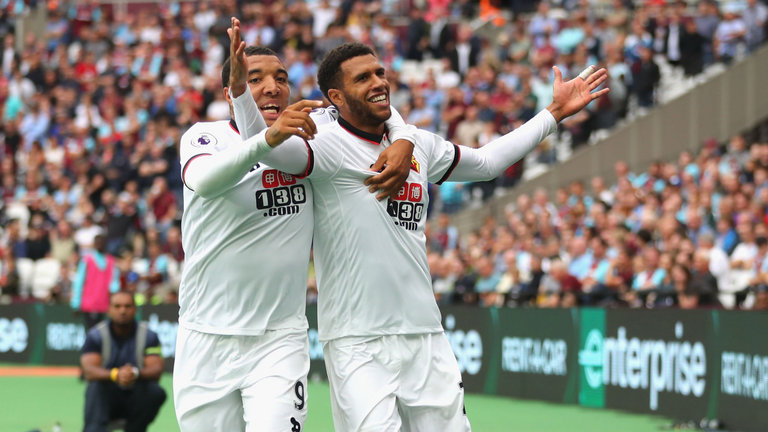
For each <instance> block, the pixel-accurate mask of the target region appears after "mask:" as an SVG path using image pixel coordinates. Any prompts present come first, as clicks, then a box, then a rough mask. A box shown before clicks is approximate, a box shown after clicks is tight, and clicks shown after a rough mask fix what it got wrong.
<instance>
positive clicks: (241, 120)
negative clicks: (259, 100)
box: [227, 17, 267, 139]
mask: <svg viewBox="0 0 768 432" xmlns="http://www.w3.org/2000/svg"><path fill="white" fill-rule="evenodd" d="M227 34H228V35H229V40H230V44H229V59H230V60H229V62H230V67H229V89H228V91H229V94H230V96H231V98H232V103H233V105H237V104H238V103H240V105H241V106H240V108H241V109H240V111H239V113H238V110H235V124H237V125H238V127H239V128H240V135H241V136H242V137H243V139H247V138H250V137H252V136H253V135H256V134H257V133H259V132H261V131H262V130H264V129H266V128H267V123H266V122H265V121H264V117H263V116H262V115H261V112H260V111H259V108H258V106H257V105H256V101H255V100H254V98H253V97H252V95H251V93H250V92H249V91H248V59H247V57H246V55H245V42H244V41H243V40H242V37H241V30H240V20H238V19H237V18H235V17H232V19H231V27H230V28H228V29H227ZM238 101H239V102H238ZM238 114H240V115H238Z"/></svg>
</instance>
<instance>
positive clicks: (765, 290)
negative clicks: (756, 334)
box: [752, 284, 768, 311]
mask: <svg viewBox="0 0 768 432" xmlns="http://www.w3.org/2000/svg"><path fill="white" fill-rule="evenodd" d="M752 310H759V311H768V285H766V284H760V285H758V286H757V287H755V303H754V304H753V305H752Z"/></svg>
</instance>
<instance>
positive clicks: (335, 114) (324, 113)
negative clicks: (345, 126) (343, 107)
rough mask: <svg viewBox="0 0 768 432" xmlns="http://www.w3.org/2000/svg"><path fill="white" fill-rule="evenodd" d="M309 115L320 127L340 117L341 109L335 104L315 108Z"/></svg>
mask: <svg viewBox="0 0 768 432" xmlns="http://www.w3.org/2000/svg"><path fill="white" fill-rule="evenodd" d="M309 116H310V117H311V118H312V120H313V121H314V122H315V125H317V126H318V127H319V126H321V125H325V124H329V123H334V122H336V120H338V119H339V110H338V109H336V107H335V106H327V107H323V108H315V109H313V110H312V112H311V113H309Z"/></svg>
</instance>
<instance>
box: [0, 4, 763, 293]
mask: <svg viewBox="0 0 768 432" xmlns="http://www.w3.org/2000/svg"><path fill="white" fill-rule="evenodd" d="M37 3H38V2H30V1H27V2H23V1H4V2H0V34H3V35H5V36H4V37H3V51H2V57H1V58H0V63H1V64H0V68H1V71H2V72H1V74H0V110H1V111H0V114H1V115H2V119H3V121H2V129H1V130H0V149H1V150H0V155H1V157H2V162H0V177H1V179H0V180H1V181H0V192H1V194H2V201H1V202H0V206H2V215H0V216H1V217H2V232H0V257H1V261H0V288H2V296H1V298H3V299H4V301H25V300H44V301H48V302H61V303H67V302H68V299H69V296H70V294H71V285H72V281H73V278H74V274H75V269H76V266H77V263H78V261H79V258H80V256H81V255H82V254H84V253H85V252H87V251H89V250H91V249H92V248H93V246H94V240H95V238H96V237H97V236H99V235H101V236H103V237H104V239H105V241H106V252H107V253H109V254H111V255H113V256H115V257H117V266H118V268H119V269H120V285H121V289H123V290H128V291H131V292H136V293H137V295H138V298H139V302H140V303H141V302H152V303H159V302H175V300H176V290H175V286H176V285H177V284H178V279H179V275H180V269H181V267H182V266H183V259H184V252H183V250H182V247H181V238H180V229H179V221H180V216H181V212H182V210H183V209H182V208H181V191H182V187H183V184H182V182H181V176H180V170H179V155H178V144H179V138H180V137H181V134H182V133H183V132H184V131H185V130H186V129H187V128H188V127H189V126H191V125H192V124H194V123H195V122H197V121H203V120H219V119H225V118H228V116H229V107H228V105H227V102H226V100H224V98H223V95H222V91H221V76H220V74H221V64H222V63H223V61H224V59H225V58H226V56H227V54H228V46H229V39H228V36H227V33H226V29H227V27H228V26H229V25H230V17H231V16H238V17H240V18H241V20H242V22H243V33H244V40H245V41H246V42H247V43H248V44H257V45H265V46H269V47H271V48H273V49H275V50H276V51H277V52H278V53H280V55H281V57H282V58H283V60H284V62H285V65H286V67H287V69H288V74H289V79H290V82H291V86H292V89H293V92H292V95H293V98H294V99H301V98H320V97H321V94H320V92H319V89H318V88H317V85H316V81H315V75H316V73H317V65H318V63H319V60H320V59H322V57H323V55H324V54H325V53H326V52H327V51H328V50H329V49H331V48H333V47H335V46H337V45H339V44H340V43H342V42H345V41H349V40H359V41H363V42H365V43H368V44H370V45H372V46H374V47H375V48H376V50H377V52H378V53H379V55H380V58H381V59H382V61H383V62H384V63H385V65H386V66H387V69H388V78H389V81H390V84H391V103H392V104H393V106H395V107H397V108H398V110H399V111H400V112H401V113H402V114H403V116H404V117H406V118H407V120H408V122H409V123H412V124H415V125H417V126H419V127H422V128H425V129H428V130H432V131H435V132H437V133H439V134H441V135H443V136H446V137H447V138H449V139H451V140H453V141H454V142H456V143H458V144H463V145H469V146H482V145H483V144H485V143H487V142H488V141H490V140H491V139H493V138H494V137H495V136H497V135H498V134H503V133H506V132H508V131H509V130H512V129H513V128H515V127H517V126H518V125H520V124H521V123H522V122H524V121H526V120H528V119H529V118H531V117H532V116H533V115H534V114H535V113H536V112H538V111H539V110H541V109H542V108H543V107H545V106H546V105H547V104H548V103H549V101H550V100H551V89H552V80H553V76H552V72H551V70H552V68H551V67H552V66H553V65H558V66H559V67H560V69H561V70H562V71H563V72H564V74H565V75H566V76H569V77H572V76H574V75H576V74H577V73H578V72H579V71H581V70H583V69H584V68H585V67H586V66H587V65H589V64H597V65H601V66H604V67H606V68H607V69H608V70H609V72H610V75H611V78H610V82H609V83H608V86H609V87H611V92H610V94H609V95H608V96H606V97H603V98H601V99H600V100H598V101H596V103H594V104H593V106H590V107H589V108H588V109H587V110H584V111H583V112H582V113H579V114H578V115H576V116H574V117H573V118H571V119H568V120H567V121H566V122H564V124H562V126H561V133H567V134H568V135H569V136H570V137H571V142H572V145H573V146H578V145H580V144H583V143H585V142H587V141H588V139H589V137H590V135H591V134H592V133H593V132H594V131H596V130H602V129H609V128H611V127H612V126H614V125H615V124H616V123H617V122H619V121H620V120H621V119H623V118H625V117H626V116H627V115H628V113H630V112H631V111H632V110H633V109H635V107H640V108H641V109H642V108H648V107H651V106H652V105H654V104H655V103H657V101H658V98H659V83H660V79H661V74H660V66H659V65H660V64H662V65H668V66H670V67H672V68H678V70H679V71H680V73H681V74H684V75H687V76H697V75H699V74H701V73H702V71H704V70H705V69H706V68H707V67H709V66H710V65H712V64H714V63H716V62H720V63H726V64H727V63H729V62H730V61H732V60H733V59H734V58H738V57H739V56H741V55H746V54H747V53H748V52H750V51H751V50H753V49H755V47H757V46H758V45H759V44H761V43H762V42H763V40H764V39H765V25H766V15H768V9H766V6H765V5H764V4H763V3H761V2H759V1H756V0H748V1H747V2H746V4H744V5H742V4H737V3H734V2H730V3H728V4H725V5H722V7H721V5H719V4H718V3H716V2H714V1H711V0H703V1H701V2H699V3H697V4H695V5H692V4H688V3H685V2H664V1H663V0H651V1H649V2H647V3H637V4H636V3H632V2H625V1H622V0H613V1H611V2H606V1H589V0H581V1H576V0H564V1H561V2H554V3H553V4H550V3H547V2H538V3H537V2H533V1H523V0H521V1H515V2H509V3H510V4H507V2H498V1H487V0H483V1H480V2H474V1H468V0H455V1H449V0H424V1H408V0H403V1H399V0H382V1H360V0H358V1H352V0H344V1H341V0H315V1H290V0H273V1H263V2H243V1H235V0H227V1H217V2H205V1H202V2H189V1H184V2H158V3H157V4H156V5H155V6H147V5H146V4H144V5H143V6H142V7H140V8H138V7H133V6H131V5H130V2H128V6H126V7H124V8H120V7H117V6H115V5H113V4H111V3H102V2H99V1H95V0H90V1H83V2H77V3H74V2H73V3H68V2H55V1H49V2H47V4H46V6H47V8H48V10H47V12H48V14H47V21H46V26H45V30H44V32H29V33H27V34H26V35H24V37H23V40H17V39H16V36H15V33H14V28H15V26H16V25H17V24H18V20H19V19H20V18H19V17H20V16H21V15H22V14H24V13H25V12H26V11H28V10H29V8H32V7H35V5H36V4H37ZM500 5H501V6H500ZM499 6H500V8H499ZM499 12H504V13H503V14H499ZM509 12H512V14H510V13H509ZM510 17H511V18H510ZM478 23H482V24H483V25H478ZM764 143H765V138H764V137H763V140H762V141H760V142H753V141H751V140H750V141H749V142H747V141H745V140H744V138H740V137H734V139H732V140H731V142H730V143H729V144H728V145H727V146H724V147H722V148H721V147H720V146H719V145H718V144H717V143H715V144H714V145H712V143H707V145H705V146H704V148H703V149H702V150H701V152H700V153H699V154H696V155H691V154H684V155H681V156H680V160H679V161H678V162H675V163H672V162H660V163H657V164H654V165H653V166H651V167H649V169H648V171H647V172H645V173H641V174H632V173H630V172H629V171H628V168H627V167H626V165H625V164H620V165H619V166H617V168H616V169H617V176H618V178H619V181H618V183H617V184H615V185H607V184H605V181H604V180H602V179H599V178H597V179H594V180H593V181H592V184H591V187H592V192H593V193H592V194H587V193H586V191H585V187H584V185H581V184H578V183H576V184H573V185H570V186H569V187H568V188H567V189H562V190H561V191H558V193H557V195H556V196H555V197H554V199H552V200H550V199H549V198H548V197H547V196H546V195H545V194H544V193H537V194H535V195H534V196H533V197H527V196H520V197H519V198H518V200H517V205H516V206H515V208H514V209H510V212H509V213H508V215H507V218H506V220H504V221H489V222H488V223H487V224H486V226H485V227H484V228H483V229H482V230H480V231H479V232H478V233H476V234H473V235H470V236H469V237H468V238H467V239H466V241H460V240H459V239H458V234H457V233H456V231H455V229H452V228H451V225H450V219H449V216H448V215H449V214H451V213H453V212H455V211H458V210H460V209H461V208H463V207H464V206H466V205H467V201H468V199H469V197H471V196H473V195H474V196H477V197H481V198H488V197H490V196H491V195H493V193H494V191H495V190H496V189H497V188H498V187H508V186H511V185H514V184H515V183H516V182H517V181H519V180H520V178H521V175H522V173H523V169H524V166H527V165H530V164H531V163H538V164H553V163H556V162H557V160H558V157H559V156H558V154H557V152H556V150H555V148H554V146H553V145H552V144H550V143H548V142H545V143H543V144H542V145H541V146H540V147H539V148H538V149H537V150H536V151H535V152H534V153H532V154H531V155H529V156H528V157H527V158H526V160H525V161H521V162H520V163H518V164H516V165H515V166H513V167H511V168H510V169H509V170H507V172H506V173H505V174H504V176H502V178H499V179H497V180H495V181H492V182H485V183H479V184H470V185H462V184H457V183H448V184H445V185H443V186H441V187H440V188H439V189H438V188H436V189H435V190H434V191H433V200H434V202H435V203H436V205H435V207H434V208H433V210H434V211H433V212H432V222H431V224H432V227H431V230H430V232H429V236H428V243H429V244H428V246H429V248H430V251H431V255H430V264H431V267H432V271H433V274H434V278H435V291H436V295H437V296H438V297H439V299H440V301H441V302H444V303H452V302H472V303H474V302H478V303H481V304H485V305H488V304H497V305H502V304H506V305H510V306H511V305H522V304H526V305H532V304H536V305H541V306H555V305H559V306H567V305H570V304H575V303H586V304H623V305H630V306H641V305H645V306H670V305H678V304H679V305H680V306H681V307H687V306H689V305H696V304H698V305H702V306H703V305H714V304H718V301H717V300H718V299H723V300H724V301H723V303H724V304H725V305H726V306H727V307H733V306H734V305H735V304H736V303H737V302H736V300H735V298H736V296H735V295H730V294H729V295H728V296H726V297H725V298H723V297H722V296H718V295H717V293H718V291H717V289H714V288H712V284H713V281H717V286H718V287H719V292H720V293H723V292H736V291H741V290H742V289H743V288H744V287H746V286H747V285H753V286H755V287H760V289H755V290H754V291H755V293H756V295H755V296H754V300H753V296H752V295H751V292H750V293H749V294H750V295H748V296H747V298H748V300H747V304H748V305H749V304H751V303H755V304H756V305H760V304H764V303H765V300H764V297H765V296H764V295H763V294H762V293H763V292H765V291H766V290H765V289H763V288H764V285H762V284H763V283H768V277H766V274H765V272H766V271H768V261H765V259H764V256H765V254H766V252H768V245H767V244H766V236H768V233H766V225H765V222H764V219H765V215H766V212H765V204H766V203H768V183H767V182H768V144H764ZM473 190H474V191H476V192H468V191H473ZM704 251H708V254H707V256H706V257H705V256H704V255H705V253H704ZM718 251H720V255H718V256H717V257H714V258H713V256H714V255H716V254H717V253H718ZM705 258H706V260H705ZM705 261H706V262H705ZM41 262H46V263H47V262H55V263H56V265H54V266H50V267H49V266H46V270H47V271H48V272H49V273H50V272H53V273H55V274H53V275H50V274H49V275H48V276H49V280H50V281H51V282H50V283H45V282H40V283H39V284H37V283H29V282H28V283H27V285H29V286H28V287H27V288H24V287H23V286H22V285H24V284H23V282H24V280H25V278H27V280H28V279H29V278H30V277H31V276H30V274H31V272H32V273H35V274H38V273H39V274H43V273H45V272H44V271H43V270H42V269H43V266H42V265H40V263H41ZM719 264H727V265H722V266H721V267H718V265H719ZM31 266H35V267H31ZM705 270H706V271H705ZM707 271H708V272H709V273H707ZM33 282H34V281H33ZM309 285H310V294H309V297H310V298H312V297H314V295H313V294H312V291H313V289H314V287H313V283H312V280H311V278H310V282H309ZM50 286H53V288H50ZM37 287H40V289H37ZM694 288H695V289H694ZM30 290H31V292H29V291H30ZM675 293H676V294H675ZM746 294H748V293H746V292H745V293H742V294H740V295H739V303H741V302H742V297H744V295H746ZM688 297H691V298H688Z"/></svg>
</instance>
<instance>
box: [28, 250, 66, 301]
mask: <svg viewBox="0 0 768 432" xmlns="http://www.w3.org/2000/svg"><path fill="white" fill-rule="evenodd" d="M60 271H61V263H60V262H59V261H58V260H56V259H54V258H44V259H41V260H37V262H36V263H35V267H34V272H33V275H32V285H31V287H32V296H33V297H35V298H38V299H44V298H46V297H48V293H49V292H50V291H51V288H53V286H54V285H56V282H57V281H58V280H59V273H60Z"/></svg>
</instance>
